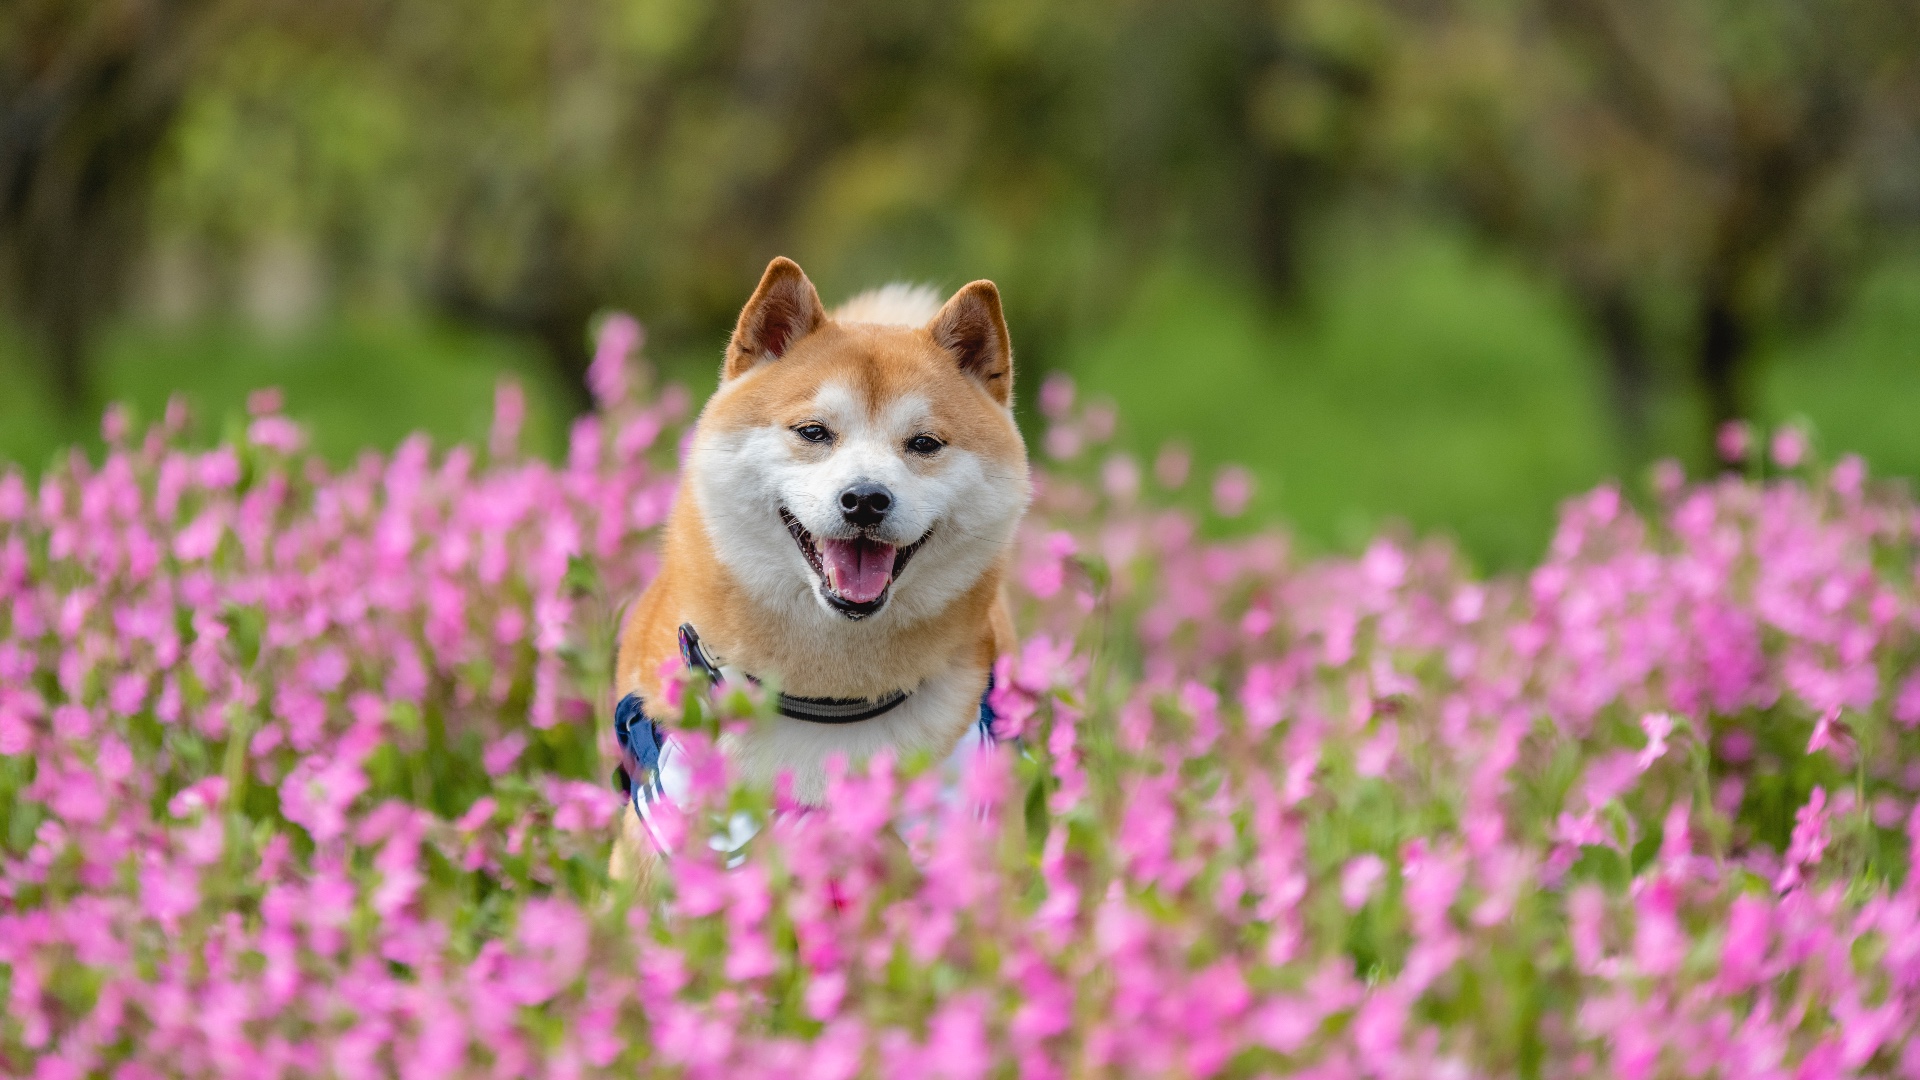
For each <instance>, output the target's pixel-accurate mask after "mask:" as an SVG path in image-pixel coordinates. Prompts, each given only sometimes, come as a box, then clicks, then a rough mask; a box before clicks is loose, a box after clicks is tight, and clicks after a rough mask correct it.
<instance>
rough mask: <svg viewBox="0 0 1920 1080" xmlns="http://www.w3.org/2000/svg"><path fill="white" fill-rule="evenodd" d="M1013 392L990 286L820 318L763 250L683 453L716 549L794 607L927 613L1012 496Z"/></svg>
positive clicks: (906, 297) (1018, 504)
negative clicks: (717, 376) (714, 387)
mask: <svg viewBox="0 0 1920 1080" xmlns="http://www.w3.org/2000/svg"><path fill="white" fill-rule="evenodd" d="M836 316H837V317H836ZM1012 401H1013V350H1012V346H1011V344H1010V343H1009V341H1008V338H1007V326H1006V321H1005V319H1004V318H1002V316H1001V313H1000V293H999V290H997V289H995V288H994V286H993V283H992V282H990V281H976V282H974V283H973V284H971V285H968V286H966V287H965V288H963V289H961V290H960V291H959V292H957V293H955V294H954V295H953V297H952V298H951V299H949V300H948V301H947V302H946V303H945V304H944V305H940V304H939V301H938V298H937V297H936V296H933V295H932V294H928V293H925V292H924V291H917V290H903V289H898V288H890V289H888V290H883V291H882V292H880V293H877V294H869V295H868V296H866V297H863V298H861V299H860V300H858V301H855V302H854V303H851V304H849V305H848V306H847V307H845V308H842V309H841V310H840V311H839V312H836V313H835V314H834V315H829V314H828V312H827V311H826V310H825V309H824V308H823V307H822V306H821V304H820V297H819V295H818V294H817V293H816V292H815V291H814V288H813V283H812V282H810V281H808V280H807V276H806V274H804V273H802V272H801V270H800V267H799V266H797V265H795V264H794V263H793V262H791V261H789V260H787V259H775V260H774V261H773V262H772V264H770V265H769V266H768V267H767V272H766V275H765V276H764V277H762V278H761V280H760V287H759V288H758V289H755V290H754V293H753V297H752V298H751V299H749V300H748V301H747V304H746V307H745V308H744V309H743V310H742V311H741V313H740V322H739V325H738V326H737V327H736V328H735V329H734V332H733V339H732V341H731V342H730V343H729V345H728V347H727V359H726V367H725V369H724V371H723V372H722V376H721V385H720V389H719V391H718V392H717V393H715V394H714V396H713V399H712V400H711V401H709V402H708V403H707V407H706V410H705V411H704V412H703V413H702V414H701V417H700V423H699V427H698V431H697V434H696V435H695V438H694V442H693V449H692V452H691V455H690V458H689V461H688V466H689V474H690V476H691V477H692V482H693V488H694V492H695V495H696V497H697V498H698V500H699V505H700V512H701V517H702V519H703V520H704V522H705V525H706V528H707V532H708V535H709V539H710V540H711V541H712V544H713V548H714V550H715V552H716V553H717V555H718V557H719V558H720V560H721V561H722V562H723V563H725V564H726V566H727V567H728V569H729V570H731V571H732V572H733V574H734V575H735V576H736V577H737V578H739V579H740V580H741V581H742V582H743V583H744V584H745V586H746V587H747V588H748V589H749V590H750V591H751V592H752V594H753V595H754V596H755V598H756V599H757V600H759V601H760V602H762V603H765V604H769V605H771V606H774V607H776V608H778V609H782V610H784V611H786V612H787V613H789V614H790V615H792V616H795V617H802V618H807V619H812V620H818V619H822V618H824V619H827V620H828V621H829V623H830V624H837V623H840V622H842V621H843V620H848V619H851V620H861V619H872V620H874V621H875V622H884V623H891V622H896V621H907V622H911V621H918V620H920V619H924V618H929V617H932V616H934V615H937V614H939V613H940V612H941V611H943V610H944V609H945V608H946V606H947V605H948V604H949V603H951V602H952V600H953V599H954V598H955V597H957V596H959V595H960V594H961V593H963V592H964V591H966V590H967V589H968V588H970V587H972V586H973V585H974V584H975V583H976V582H978V581H979V579H980V576H981V575H982V574H983V573H985V572H986V571H987V569H988V568H989V567H991V566H992V565H993V564H994V562H995V561H996V560H998V559H999V558H1001V557H1002V555H1003V554H1004V552H1005V551H1006V549H1007V547H1008V545H1009V544H1010V543H1011V542H1012V539H1013V531H1014V527H1015V526H1016V525H1017V524H1018V522H1019V520H1020V515H1021V513H1022V512H1023V511H1024V510H1025V508H1026V504H1027V498H1028V482H1027V461H1026V450H1025V448H1024V446H1023V445H1022V444H1021V441H1020V432H1019V429H1018V428H1016V427H1015V426H1014V423H1013V414H1012V408H1011V406H1012Z"/></svg>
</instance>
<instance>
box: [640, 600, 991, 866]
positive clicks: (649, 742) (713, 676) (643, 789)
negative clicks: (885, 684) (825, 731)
mask: <svg viewBox="0 0 1920 1080" xmlns="http://www.w3.org/2000/svg"><path fill="white" fill-rule="evenodd" d="M680 657H681V659H682V660H683V661H684V662H685V663H686V665H687V666H688V667H689V668H693V669H695V670H697V671H699V672H701V673H702V674H704V675H706V677H707V679H708V681H709V682H711V683H714V684H716V685H717V684H719V683H723V682H725V681H726V678H725V676H724V675H723V674H722V672H721V668H720V664H719V662H718V661H717V660H715V659H714V657H713V656H712V655H711V654H710V653H708V652H707V651H706V649H705V647H704V646H702V644H701V642H700V635H699V634H698V633H696V632H695V631H694V629H693V627H692V626H691V625H690V624H686V623H682V624H681V626H680ZM746 678H747V679H748V681H750V682H756V683H757V682H758V681H759V680H757V679H754V678H753V676H751V675H749V676H746ZM993 687H994V678H993V670H992V669H991V668H989V669H988V670H987V688H986V689H985V690H984V691H982V692H981V694H980V714H979V718H978V719H977V720H976V721H975V722H974V725H973V730H972V731H971V732H969V735H970V736H971V737H973V738H974V739H976V740H978V742H977V744H976V745H985V746H992V745H995V744H996V743H998V742H999V741H1000V740H999V737H998V735H997V734H996V733H995V732H994V722H995V720H996V719H997V717H996V715H995V713H994V711H993V701H992V697H993ZM909 696H910V695H909V694H908V693H907V692H906V691H904V690H896V691H894V692H893V693H891V694H888V695H887V696H886V697H883V698H880V699H878V700H874V699H861V698H853V699H845V698H802V697H790V696H788V695H786V694H781V695H780V696H779V700H778V702H777V703H776V706H775V707H776V708H777V709H778V711H779V712H780V714H781V715H782V716H789V717H792V718H793V719H796V720H806V721H808V722H810V723H816V724H852V723H858V722H860V721H862V720H871V719H873V718H874V717H876V716H880V715H882V714H884V713H887V712H890V711H892V710H893V709H894V708H896V707H898V706H899V705H900V703H901V702H903V701H905V700H907V698H908V697H909ZM613 737H614V741H615V742H617V743H618V744H619V746H620V763H619V764H618V765H615V766H614V768H613V777H612V780H613V786H614V790H616V791H619V792H620V793H621V794H622V795H624V796H626V798H627V800H628V801H629V802H630V803H631V804H632V806H633V812H634V814H635V816H637V817H638V818H639V819H640V822H641V824H642V825H644V826H646V829H647V832H648V833H649V834H650V835H651V836H652V837H653V841H654V845H655V846H656V847H657V848H659V850H660V851H661V853H662V854H666V853H667V847H666V844H665V842H664V841H663V840H662V838H661V836H660V834H659V833H658V832H656V831H655V830H654V826H653V815H652V814H651V813H650V812H649V810H648V807H649V806H650V805H651V804H652V803H654V802H656V801H658V800H661V799H666V798H668V797H669V795H668V792H667V788H666V773H667V771H668V769H667V766H668V765H669V761H668V759H669V758H671V757H673V756H674V755H675V751H676V749H677V747H676V745H675V744H674V742H673V741H672V739H671V738H670V737H669V736H668V735H667V733H666V732H665V731H664V730H662V729H661V727H660V725H659V723H658V722H656V721H655V720H653V719H652V718H651V717H649V716H647V712H646V702H645V701H644V700H643V699H642V698H641V697H640V695H639V694H638V693H632V694H628V695H626V696H625V697H623V698H621V699H620V701H619V703H618V704H616V705H615V706H614V707H613ZM962 743H963V747H962V748H964V745H965V740H962ZM956 752H958V751H956ZM678 768H680V769H681V770H682V771H684V768H685V766H684V765H681V766H678ZM636 779H637V782H636ZM751 836H752V831H751V830H749V831H748V832H747V833H746V835H745V836H743V837H740V838H739V844H744V843H745V842H746V840H747V839H750V838H751ZM735 846H736V847H737V846H738V845H735ZM730 850H731V849H730Z"/></svg>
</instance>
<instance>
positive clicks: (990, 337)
mask: <svg viewBox="0 0 1920 1080" xmlns="http://www.w3.org/2000/svg"><path fill="white" fill-rule="evenodd" d="M927 331H928V332H929V333H931V334H932V335H933V340H934V343H935V344H937V345H939V346H940V347H941V348H943V349H945V350H947V351H948V352H950V353H952V354H953V355H954V359H956V360H958V361H959V363H960V370H961V371H963V372H965V373H966V374H967V375H969V376H971V377H972V378H973V380H974V381H975V382H978V383H979V384H980V385H981V387H982V388H984V389H985V390H986V392H987V394H988V396H990V397H992V398H993V400H995V401H997V402H999V403H1000V404H1001V405H1006V404H1008V403H1010V402H1012V401H1013V342H1012V340H1011V339H1010V338H1008V336H1007V320H1006V318H1005V317H1003V316H1002V315H1001V313H1000V290H999V289H997V288H995V287H994V285H993V282H991V281H976V282H974V283H973V284H971V285H968V286H966V287H964V288H962V289H961V290H960V291H959V292H957V293H954V294H953V299H951V300H948V301H947V306H945V307H943V308H941V309H940V314H938V315H935V316H934V317H933V321H932V322H930V323H928V324H927Z"/></svg>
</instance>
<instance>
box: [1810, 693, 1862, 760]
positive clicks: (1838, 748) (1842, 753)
mask: <svg viewBox="0 0 1920 1080" xmlns="http://www.w3.org/2000/svg"><path fill="white" fill-rule="evenodd" d="M1822 750H1830V751H1832V752H1833V755H1834V757H1836V758H1839V759H1840V760H1841V761H1842V762H1845V761H1849V760H1852V758H1853V732H1851V731H1850V730H1848V728H1847V725H1846V724H1845V723H1843V722H1841V720H1840V707H1839V706H1838V705H1836V706H1834V707H1833V708H1831V709H1828V710H1827V711H1826V712H1823V713H1821V714H1820V719H1819V720H1817V721H1815V722H1814V725H1813V737H1812V738H1810V739H1808V740H1807V753H1809V754H1817V753H1819V752H1820V751H1822Z"/></svg>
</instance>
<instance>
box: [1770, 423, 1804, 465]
mask: <svg viewBox="0 0 1920 1080" xmlns="http://www.w3.org/2000/svg"><path fill="white" fill-rule="evenodd" d="M1806 456H1807V436H1806V433H1805V432H1803V431H1801V430H1800V429H1799V428H1797V427H1793V426H1791V425H1789V426H1787V427H1783V428H1781V429H1779V430H1778V431H1776V432H1774V433H1773V463H1774V464H1775V465H1778V466H1780V467H1781V468H1783V469H1796V468H1799V466H1800V462H1801V461H1803V460H1805V458H1806Z"/></svg>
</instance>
